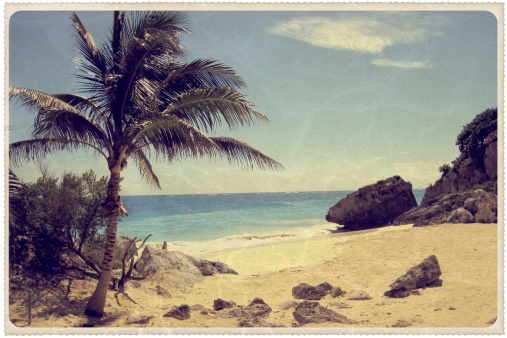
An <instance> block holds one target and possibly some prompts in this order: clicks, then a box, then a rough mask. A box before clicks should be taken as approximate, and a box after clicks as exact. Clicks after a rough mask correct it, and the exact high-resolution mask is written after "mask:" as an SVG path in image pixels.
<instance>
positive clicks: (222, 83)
mask: <svg viewBox="0 0 507 338" xmlns="http://www.w3.org/2000/svg"><path fill="white" fill-rule="evenodd" d="M72 21H73V22H74V25H75V29H76V32H77V34H76V36H77V38H76V46H77V50H78V52H79V53H80V57H77V58H75V59H74V62H75V63H77V65H78V69H79V70H80V72H79V74H78V75H77V77H78V78H79V80H80V82H79V84H80V88H79V89H80V93H88V97H84V96H80V95H74V94H46V93H43V92H40V91H36V90H32V89H26V88H20V87H14V86H11V87H10V89H9V93H10V98H16V99H17V101H18V102H19V103H20V104H21V105H22V106H24V107H26V108H27V109H29V110H32V111H34V112H36V113H37V116H36V119H35V122H34V130H33V133H32V139H30V140H25V141H21V142H16V143H12V144H11V145H10V148H9V157H10V160H11V163H12V164H13V165H19V164H20V163H21V162H22V161H29V160H38V159H39V158H42V157H45V156H47V155H50V154H53V153H55V152H57V151H74V150H77V149H81V148H88V149H92V150H93V151H94V152H95V153H97V154H99V155H101V156H103V157H104V158H105V159H106V161H107V165H108V168H109V171H110V179H109V186H108V195H107V198H106V201H105V202H104V205H103V207H102V213H101V215H102V217H103V218H104V219H105V220H107V224H106V236H107V240H106V244H105V252H104V260H103V263H102V272H101V274H100V278H99V282H98V285H97V288H96V290H95V292H94V293H93V295H92V296H91V298H90V300H89V302H88V305H87V308H86V314H88V315H92V316H97V317H101V316H102V315H103V310H104V306H105V301H106V294H107V290H108V286H109V282H110V279H111V269H112V263H113V262H112V258H113V253H114V245H115V241H116V232H117V223H118V218H119V215H121V213H122V212H123V211H124V208H123V205H122V203H121V200H120V196H119V189H120V173H121V171H122V170H123V169H124V168H125V167H126V165H127V160H130V159H132V160H133V161H134V162H135V164H136V165H137V167H138V168H139V171H140V173H141V176H142V177H143V178H144V179H146V180H147V181H148V182H149V183H151V184H153V185H154V186H156V187H158V188H160V184H159V180H158V178H157V176H156V175H155V173H154V172H153V168H152V165H151V163H150V160H151V159H159V160H165V161H168V162H171V161H173V160H174V159H178V158H183V157H190V158H200V157H208V158H225V159H227V160H228V161H229V162H230V163H233V164H240V165H244V166H246V167H247V168H253V167H257V168H259V169H261V170H265V169H272V170H278V169H282V168H283V167H282V166H281V165H280V164H279V163H278V162H276V161H275V160H273V159H271V158H270V157H268V156H266V155H264V154H262V153H261V152H260V151H258V150H256V149H254V148H252V147H251V146H249V145H247V144H245V143H243V142H241V141H239V140H236V139H232V138H227V137H210V136H207V135H206V134H205V133H208V132H210V131H213V130H215V128H216V127H217V126H220V125H221V123H224V122H225V124H226V125H227V126H228V127H229V128H231V129H232V128H235V127H239V126H249V125H252V124H253V123H255V122H257V121H267V118H266V116H264V115H263V114H261V113H260V112H258V111H256V110H255V109H253V105H252V104H251V103H250V102H248V101H246V100H245V98H244V95H243V94H241V93H240V92H239V89H240V88H241V87H242V86H244V83H243V81H242V79H241V78H240V77H239V76H238V75H237V74H236V72H235V71H234V70H233V69H232V68H230V67H228V66H226V65H224V64H222V63H219V62H218V61H216V60H211V59H198V60H194V61H191V62H181V61H178V60H179V59H180V57H181V56H182V55H183V48H182V46H181V44H180V41H179V35H180V34H181V33H188V30H187V28H186V26H187V17H186V16H185V15H184V14H182V13H179V12H165V11H164V12H135V13H131V14H130V15H129V16H127V14H126V12H119V11H115V12H114V20H113V27H112V30H111V39H110V40H109V41H107V42H106V43H104V44H102V46H100V47H99V46H97V45H96V44H95V42H94V40H93V38H92V36H91V35H90V34H89V33H88V31H87V30H86V28H85V26H84V25H83V24H82V22H81V20H80V19H79V17H78V16H77V15H76V14H75V13H73V14H72Z"/></svg>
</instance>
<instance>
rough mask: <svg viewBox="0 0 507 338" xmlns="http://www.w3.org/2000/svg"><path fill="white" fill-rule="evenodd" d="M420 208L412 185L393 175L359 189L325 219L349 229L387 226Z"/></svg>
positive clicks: (332, 208) (338, 204) (341, 202)
mask: <svg viewBox="0 0 507 338" xmlns="http://www.w3.org/2000/svg"><path fill="white" fill-rule="evenodd" d="M415 207H417V202H416V200H415V197H414V194H413V193H412V184H410V183H409V182H405V181H404V180H403V179H402V178H401V177H399V176H394V177H391V178H388V179H386V180H383V181H378V182H377V183H376V184H372V185H368V186H365V187H362V188H360V189H359V190H358V191H356V192H354V193H352V194H350V195H348V196H347V197H346V198H344V199H342V200H340V201H339V202H338V203H337V204H336V205H334V206H333V207H331V208H330V209H329V212H328V213H327V216H326V220H327V221H328V222H334V223H337V224H340V225H343V226H344V228H346V229H350V230H361V229H367V228H373V227H378V226H383V225H387V224H388V223H389V222H391V221H392V220H393V219H395V218H396V217H397V216H399V215H401V214H403V213H404V212H406V211H408V210H410V209H412V208H415Z"/></svg>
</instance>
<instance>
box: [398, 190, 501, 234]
mask: <svg viewBox="0 0 507 338" xmlns="http://www.w3.org/2000/svg"><path fill="white" fill-rule="evenodd" d="M497 215H498V210H497V195H496V194H495V193H493V192H487V191H485V190H483V189H477V190H474V191H466V192H462V193H457V194H449V195H444V196H443V197H441V198H440V199H434V200H431V201H427V202H426V203H425V204H424V205H420V206H419V207H417V208H414V209H411V210H409V211H407V212H406V213H404V214H402V215H400V216H398V217H397V218H396V219H395V220H394V221H393V222H392V224H393V225H401V224H414V225H415V226H424V225H431V224H442V223H474V222H475V223H496V222H497Z"/></svg>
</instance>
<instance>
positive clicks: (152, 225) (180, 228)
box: [118, 190, 424, 242]
mask: <svg viewBox="0 0 507 338" xmlns="http://www.w3.org/2000/svg"><path fill="white" fill-rule="evenodd" d="M350 193H351V191H318V192H298V193H249V194H200V195H153V196H122V201H123V203H124V204H125V205H126V206H127V207H128V208H129V216H128V217H125V218H124V219H122V221H121V222H120V224H119V226H118V235H122V236H129V237H131V238H133V237H138V238H143V239H144V237H146V236H147V235H149V234H152V237H150V239H149V241H151V242H163V241H168V242H173V241H207V240H213V239H217V238H221V237H227V236H232V235H240V234H247V233H248V234H255V233H263V232H269V231H276V230H286V229H292V228H297V227H310V226H312V225H315V224H319V223H325V222H326V220H325V217H326V214H327V211H328V210H329V208H330V207H332V206H333V205H335V204H336V203H337V202H338V201H339V200H340V199H342V198H344V197H346V196H347V194H350ZM423 195H424V190H414V196H415V198H416V200H417V203H418V204H420V202H421V200H422V198H423Z"/></svg>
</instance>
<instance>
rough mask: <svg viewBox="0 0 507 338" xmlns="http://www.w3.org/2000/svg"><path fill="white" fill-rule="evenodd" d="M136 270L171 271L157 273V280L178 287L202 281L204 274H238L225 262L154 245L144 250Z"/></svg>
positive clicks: (146, 271) (143, 271) (149, 272)
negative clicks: (212, 260) (208, 259)
mask: <svg viewBox="0 0 507 338" xmlns="http://www.w3.org/2000/svg"><path fill="white" fill-rule="evenodd" d="M136 270H137V271H138V272H139V273H141V274H143V275H149V274H155V273H159V272H166V273H169V274H164V273H162V274H160V275H157V278H156V280H157V281H159V282H161V283H166V284H169V285H171V286H173V287H177V288H180V287H187V286H189V285H192V284H195V283H198V282H201V281H202V280H203V278H204V277H203V276H211V275H214V274H217V273H231V274H237V272H236V271H234V270H233V269H231V268H229V267H228V266H227V264H224V263H220V262H210V261H206V260H199V259H195V258H193V257H191V256H189V255H186V254H184V253H182V252H179V251H167V250H163V249H156V248H154V247H152V246H147V247H146V248H145V249H144V250H143V253H142V254H141V257H140V258H139V260H138V261H137V264H136Z"/></svg>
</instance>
